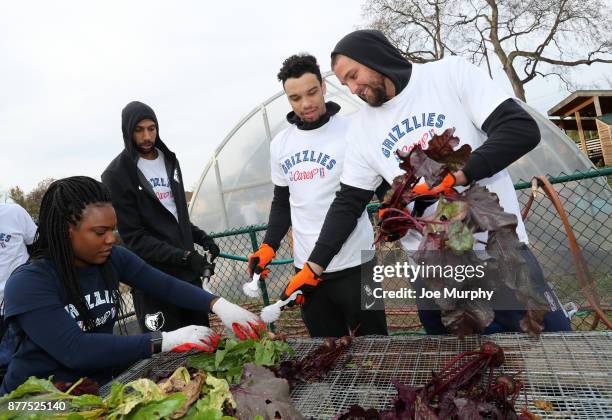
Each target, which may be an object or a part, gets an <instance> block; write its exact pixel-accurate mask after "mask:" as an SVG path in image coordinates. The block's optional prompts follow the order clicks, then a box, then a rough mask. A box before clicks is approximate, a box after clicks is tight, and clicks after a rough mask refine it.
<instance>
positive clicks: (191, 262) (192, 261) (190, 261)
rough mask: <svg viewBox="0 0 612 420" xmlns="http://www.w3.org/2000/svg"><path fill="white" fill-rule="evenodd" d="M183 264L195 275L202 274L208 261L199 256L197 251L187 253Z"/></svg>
mask: <svg viewBox="0 0 612 420" xmlns="http://www.w3.org/2000/svg"><path fill="white" fill-rule="evenodd" d="M185 263H186V265H187V266H189V268H191V269H192V270H193V271H195V272H196V273H198V274H202V272H203V271H204V268H205V267H206V264H207V263H208V261H206V258H204V257H203V256H202V255H200V254H199V253H198V252H197V251H189V254H188V255H187V258H186V260H185Z"/></svg>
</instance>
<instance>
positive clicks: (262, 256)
mask: <svg viewBox="0 0 612 420" xmlns="http://www.w3.org/2000/svg"><path fill="white" fill-rule="evenodd" d="M275 255H276V252H275V251H274V249H273V248H272V247H271V246H270V245H268V244H266V243H263V244H261V246H260V247H259V249H258V250H257V251H256V252H254V253H252V254H250V255H249V276H251V277H253V273H258V274H259V275H260V277H261V278H263V279H265V278H266V277H267V276H268V274H269V273H270V270H269V269H266V267H267V266H268V264H270V262H271V261H272V259H273V258H274V256H275Z"/></svg>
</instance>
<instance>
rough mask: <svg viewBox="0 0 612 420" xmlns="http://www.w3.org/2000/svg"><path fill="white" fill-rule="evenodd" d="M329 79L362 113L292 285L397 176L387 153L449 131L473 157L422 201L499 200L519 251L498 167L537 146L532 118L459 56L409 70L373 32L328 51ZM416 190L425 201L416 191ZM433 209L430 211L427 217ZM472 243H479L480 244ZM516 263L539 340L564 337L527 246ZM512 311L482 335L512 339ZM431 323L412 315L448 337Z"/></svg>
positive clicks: (426, 315)
mask: <svg viewBox="0 0 612 420" xmlns="http://www.w3.org/2000/svg"><path fill="white" fill-rule="evenodd" d="M332 70H333V71H334V73H335V74H336V76H337V77H338V79H339V80H340V82H341V83H342V84H343V85H346V86H348V88H349V89H350V90H351V92H352V93H353V94H356V95H358V96H359V97H360V98H361V99H362V100H363V101H364V102H366V104H367V105H366V106H364V107H363V108H362V109H361V110H360V111H359V113H358V114H357V115H356V116H355V117H354V119H353V122H352V124H351V127H350V128H349V130H348V132H347V138H348V140H349V148H348V150H347V156H346V161H345V165H344V169H343V173H342V177H341V179H340V183H341V184H340V185H341V187H340V191H339V192H338V193H337V195H336V198H335V200H334V202H333V203H332V204H331V206H330V208H329V211H328V212H327V215H326V218H325V222H324V224H323V227H322V229H321V233H320V235H319V238H318V239H317V242H316V245H315V247H314V249H313V251H312V252H311V254H310V256H309V258H308V262H307V263H306V264H307V266H308V270H305V269H303V270H301V271H300V272H299V273H298V274H296V276H295V277H294V279H292V283H293V282H296V283H305V284H307V283H308V282H310V281H312V278H315V277H316V276H317V275H319V274H320V273H321V272H322V271H323V269H324V268H325V267H326V266H327V265H328V264H329V262H330V261H331V259H332V258H333V257H334V255H336V253H337V252H338V250H339V249H340V248H341V247H342V244H343V243H344V242H345V241H346V240H347V238H348V237H349V235H350V232H351V231H352V229H353V228H354V227H355V223H356V220H357V218H358V217H359V215H360V214H361V212H362V211H363V209H364V207H365V206H366V204H367V203H368V201H369V200H370V198H371V197H372V192H373V191H374V190H375V189H376V188H377V187H378V186H379V185H380V184H381V182H383V181H387V182H388V183H389V184H391V183H392V182H393V179H394V178H395V177H396V176H398V175H401V174H402V173H403V171H402V170H401V169H400V168H399V165H398V161H397V160H396V156H395V151H396V150H398V149H399V150H402V151H404V152H408V151H410V150H411V149H412V148H413V147H414V146H415V145H417V144H420V145H421V146H422V147H426V146H427V141H428V140H429V139H431V138H432V136H433V135H434V134H441V133H442V132H443V131H444V130H445V129H447V128H452V127H454V128H455V135H456V136H457V137H458V138H459V139H460V140H461V143H462V144H469V145H470V146H471V147H472V150H473V153H472V154H471V157H470V159H469V160H468V161H467V162H466V164H465V166H464V167H463V168H462V169H461V170H459V171H457V172H455V173H453V174H452V175H449V176H448V177H447V178H446V179H445V180H444V181H443V183H442V186H441V187H440V188H438V189H437V190H436V191H433V193H434V194H431V195H432V196H435V195H437V194H435V193H437V192H443V191H444V189H445V188H452V187H457V188H459V189H461V188H462V186H464V185H468V184H470V183H472V182H478V183H479V184H481V185H483V186H486V187H487V188H488V189H489V190H490V191H492V192H494V193H496V194H497V195H498V196H499V200H500V204H501V205H502V207H503V208H504V210H505V211H506V212H509V213H513V214H515V215H516V216H517V221H518V224H517V227H516V232H517V235H518V237H519V239H520V241H521V242H523V243H524V244H526V243H527V233H526V231H525V226H524V225H523V221H522V218H521V215H520V209H519V205H518V200H517V198H516V194H515V192H514V188H513V184H512V180H511V179H510V176H509V174H508V172H507V171H506V170H505V168H506V167H507V166H508V165H510V164H511V163H512V162H514V161H515V160H517V159H518V158H520V157H521V156H523V155H524V154H525V153H527V152H529V151H530V150H531V149H533V148H534V147H535V146H536V145H537V144H538V142H539V140H540V132H539V129H538V126H537V124H536V123H535V121H534V120H533V118H531V116H530V115H529V114H528V113H527V112H525V111H524V110H523V109H522V108H521V106H520V105H519V104H518V103H516V102H515V101H514V100H513V99H512V98H510V97H509V96H508V95H506V94H505V93H504V92H503V90H502V89H500V88H498V87H497V86H496V85H495V83H493V81H492V80H491V79H490V78H489V77H488V76H487V75H486V74H485V73H484V72H482V71H481V70H480V69H479V68H477V67H476V66H473V65H471V64H469V63H467V62H465V61H464V60H462V59H460V58H458V57H450V58H447V59H444V60H439V61H436V62H432V63H427V64H421V65H417V64H411V63H409V62H408V61H406V59H405V58H404V57H403V56H402V55H401V53H400V52H399V51H398V50H397V49H396V48H395V47H393V45H392V44H391V43H390V42H389V41H388V40H387V38H385V36H384V35H383V34H382V33H381V32H380V31H375V30H358V31H355V32H352V33H350V34H348V35H346V36H345V37H344V38H342V39H341V40H340V41H339V42H338V44H337V45H336V47H335V48H334V50H333V52H332ZM417 187H421V188H420V190H425V191H428V192H432V191H430V190H428V188H427V186H426V185H425V184H424V185H419V186H417ZM423 187H424V188H423ZM419 194H422V192H420V193H419ZM434 208H435V206H431V207H430V208H429V209H428V214H432V213H433V210H434ZM410 210H412V209H410ZM421 210H423V209H421ZM428 214H425V215H426V216H427V215H428ZM479 235H480V234H479ZM420 239H421V238H420V235H418V234H417V233H415V232H414V231H410V232H409V233H408V234H406V235H405V236H404V237H403V238H402V245H403V247H404V248H405V249H407V250H409V251H414V250H416V249H418V246H419V243H420ZM477 239H480V240H483V239H484V240H485V241H486V237H485V238H483V237H482V236H481V237H477ZM478 245H479V244H477V246H478ZM475 249H477V248H476V247H475ZM523 255H524V256H525V260H526V263H527V265H528V267H529V270H530V273H531V276H532V279H533V281H534V283H535V284H536V285H537V287H539V288H540V290H542V292H543V294H544V296H545V298H546V300H547V301H548V303H549V306H550V311H549V312H548V313H547V315H546V316H545V318H544V327H545V331H560V330H569V329H570V325H569V321H568V319H567V317H566V315H565V314H564V311H563V309H562V308H561V305H560V303H559V301H558V299H557V298H556V296H555V294H554V292H553V291H552V290H551V289H550V287H548V285H547V284H546V283H545V281H544V278H543V276H542V271H541V268H540V267H539V265H538V263H537V260H536V259H535V257H534V256H533V254H532V253H531V252H530V251H529V249H528V248H527V247H526V245H524V254H523ZM417 283H418V282H417ZM416 287H417V288H419V284H417V285H416ZM419 303H420V302H419V301H418V300H417V304H419ZM514 304H515V305H514ZM513 305H514V306H516V307H518V308H517V309H514V308H513V310H499V311H496V312H495V319H494V321H493V322H492V323H491V324H490V325H489V326H488V327H487V329H486V330H485V332H486V333H493V332H500V331H520V330H521V328H520V326H519V322H520V320H521V318H522V317H523V315H524V309H523V308H524V306H521V304H520V303H519V302H514V303H513V304H512V305H509V306H513ZM428 309H429V308H428ZM440 315H441V314H440V311H439V310H425V309H421V310H419V316H420V318H421V322H422V324H423V326H424V327H425V329H426V330H427V332H428V333H432V334H444V333H446V332H447V330H446V328H445V327H444V325H443V324H442V322H441V318H440Z"/></svg>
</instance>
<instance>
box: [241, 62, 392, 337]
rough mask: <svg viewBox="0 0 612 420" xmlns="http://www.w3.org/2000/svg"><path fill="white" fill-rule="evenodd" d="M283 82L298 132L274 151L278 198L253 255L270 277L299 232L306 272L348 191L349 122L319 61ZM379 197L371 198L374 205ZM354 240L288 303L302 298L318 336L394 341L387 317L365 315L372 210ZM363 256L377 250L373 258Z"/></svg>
mask: <svg viewBox="0 0 612 420" xmlns="http://www.w3.org/2000/svg"><path fill="white" fill-rule="evenodd" d="M278 80H279V81H281V82H282V83H283V89H284V90H285V94H286V95H287V99H288V100H289V104H290V105H291V108H292V109H293V111H291V112H290V113H289V114H288V115H287V121H289V123H291V126H290V127H288V128H286V129H285V130H282V131H281V132H280V133H278V134H277V135H276V136H275V137H274V139H273V140H272V143H271V144H270V165H271V168H270V172H271V176H272V183H273V184H274V197H273V199H272V205H271V209H270V218H269V221H268V229H267V231H266V236H265V238H264V240H263V243H262V245H261V246H260V248H259V250H257V252H255V253H253V254H251V255H249V271H250V272H251V274H252V273H253V272H254V271H255V272H258V273H263V272H264V270H266V266H267V265H268V264H269V263H270V261H271V260H272V258H274V256H275V254H276V250H277V249H278V247H279V246H280V242H281V240H282V239H283V237H284V236H285V235H286V234H287V231H288V230H289V227H290V226H291V227H292V229H293V231H292V233H293V257H294V264H295V266H296V270H298V269H299V268H301V267H302V266H304V269H305V270H309V267H308V264H304V263H305V261H306V258H308V255H309V254H310V251H312V248H313V247H314V241H315V239H316V238H317V234H318V233H319V229H320V227H321V225H322V223H323V218H324V216H325V213H326V212H327V208H328V206H329V205H330V204H331V202H332V200H333V199H334V195H335V193H336V191H337V190H338V189H339V188H340V174H341V172H342V165H343V164H344V155H345V153H344V152H345V150H346V138H345V134H346V129H347V127H348V120H347V119H345V118H343V117H342V116H340V115H338V112H339V111H340V105H338V104H337V103H335V102H331V101H330V102H327V103H326V102H325V91H326V90H325V89H326V87H325V82H324V81H323V78H322V77H321V71H320V70H319V65H318V64H317V60H316V59H315V57H313V56H312V55H308V54H302V55H293V56H291V57H289V58H287V59H286V60H285V61H284V62H283V66H282V68H281V70H280V72H279V73H278ZM371 197H372V194H370V198H371ZM349 234H350V237H351V240H350V241H348V242H347V243H346V244H345V245H344V246H343V247H342V248H341V249H340V250H339V252H338V255H336V257H335V258H334V259H333V260H332V261H331V262H330V264H329V265H328V266H327V269H326V270H325V272H324V273H322V275H321V276H320V277H319V276H316V278H315V277H313V278H312V281H310V282H308V283H303V284H302V283H299V284H298V283H296V282H293V283H291V284H289V285H288V286H287V288H286V290H285V291H284V292H283V296H282V299H286V298H287V297H289V296H290V295H291V294H292V293H293V292H295V291H296V290H298V289H300V290H301V291H302V292H303V293H304V294H303V295H298V296H297V299H296V301H297V303H299V304H300V305H302V306H301V310H302V319H303V320H304V323H305V324H306V327H307V328H308V332H309V333H310V336H311V337H340V336H343V335H346V334H349V333H350V331H355V332H356V334H357V335H367V334H379V335H386V334H387V324H386V319H385V312H384V310H382V309H381V308H377V310H362V309H361V293H360V290H361V284H360V274H361V271H362V270H363V271H369V272H371V271H372V269H373V265H374V260H373V256H374V253H373V249H374V248H373V246H372V243H373V242H374V235H373V232H372V225H371V223H370V220H369V218H368V214H367V212H366V211H365V209H362V211H361V213H360V214H359V215H358V216H357V218H356V219H355V225H354V226H353V229H351V232H349ZM362 251H370V252H369V254H368V255H367V258H364V257H362Z"/></svg>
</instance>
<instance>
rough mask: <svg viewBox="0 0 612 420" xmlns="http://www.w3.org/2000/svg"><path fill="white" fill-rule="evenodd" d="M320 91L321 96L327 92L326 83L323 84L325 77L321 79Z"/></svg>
mask: <svg viewBox="0 0 612 420" xmlns="http://www.w3.org/2000/svg"><path fill="white" fill-rule="evenodd" d="M321 92H323V96H325V95H326V94H327V84H325V79H323V80H322V81H321Z"/></svg>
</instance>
